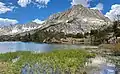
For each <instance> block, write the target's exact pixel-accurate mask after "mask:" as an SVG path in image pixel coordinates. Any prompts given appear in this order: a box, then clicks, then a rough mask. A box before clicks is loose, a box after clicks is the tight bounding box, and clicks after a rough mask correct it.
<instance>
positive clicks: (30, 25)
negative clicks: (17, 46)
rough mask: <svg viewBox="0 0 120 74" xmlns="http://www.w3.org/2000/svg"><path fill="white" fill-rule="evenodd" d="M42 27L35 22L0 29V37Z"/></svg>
mask: <svg viewBox="0 0 120 74" xmlns="http://www.w3.org/2000/svg"><path fill="white" fill-rule="evenodd" d="M41 26H42V25H41V24H37V23H35V22H31V23H27V24H17V25H10V26H4V27H0V35H14V34H19V33H23V32H27V31H31V30H35V29H38V28H40V27H41Z"/></svg>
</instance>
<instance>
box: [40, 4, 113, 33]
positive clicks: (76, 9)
mask: <svg viewBox="0 0 120 74" xmlns="http://www.w3.org/2000/svg"><path fill="white" fill-rule="evenodd" d="M110 24H111V21H110V20H109V19H108V18H107V17H105V16H104V15H103V14H102V13H101V12H100V11H98V10H93V9H89V8H85V7H83V6H82V5H75V6H73V7H72V8H70V9H68V10H67V11H65V12H60V13H57V14H53V15H51V16H50V17H49V18H48V19H47V20H46V21H45V23H44V24H43V26H42V27H41V29H44V28H45V29H46V30H47V31H58V32H64V33H65V34H69V33H72V34H77V33H85V32H90V30H91V29H99V28H103V27H107V26H109V25H110Z"/></svg>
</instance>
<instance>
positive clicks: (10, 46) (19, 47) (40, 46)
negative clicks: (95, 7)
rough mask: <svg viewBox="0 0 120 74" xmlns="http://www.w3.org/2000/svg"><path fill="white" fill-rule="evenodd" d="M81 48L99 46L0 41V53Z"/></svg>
mask: <svg viewBox="0 0 120 74" xmlns="http://www.w3.org/2000/svg"><path fill="white" fill-rule="evenodd" d="M81 48H97V46H90V45H72V44H45V43H34V42H0V53H6V52H15V51H35V52H48V51H51V50H53V49H81Z"/></svg>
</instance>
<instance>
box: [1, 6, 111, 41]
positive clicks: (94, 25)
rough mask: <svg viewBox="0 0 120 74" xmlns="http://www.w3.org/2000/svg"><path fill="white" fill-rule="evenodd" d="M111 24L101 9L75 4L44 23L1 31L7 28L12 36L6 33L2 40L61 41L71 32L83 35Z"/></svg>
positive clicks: (29, 24)
mask: <svg viewBox="0 0 120 74" xmlns="http://www.w3.org/2000/svg"><path fill="white" fill-rule="evenodd" d="M111 24H112V22H111V21H110V20H109V19H108V18H107V17H105V16H104V15H103V14H102V13H101V12H100V11H98V10H93V9H90V8H86V7H83V6H82V5H75V6H73V7H72V8H70V9H68V10H66V11H65V12H60V13H56V14H53V15H51V16H50V17H49V18H48V19H47V20H45V22H44V23H43V24H36V23H28V24H25V25H16V26H14V27H12V28H10V27H8V28H3V29H1V33H4V29H7V30H5V34H6V35H12V36H6V35H5V36H2V37H0V40H1V41H2V40H3V41H6V40H18V41H35V42H50V43H52V42H58V43H59V42H60V40H61V39H62V38H66V37H69V36H68V35H69V34H70V35H73V36H74V35H81V34H84V33H88V32H90V31H91V30H93V29H104V28H107V27H108V26H110V25H111ZM2 31H3V32H2ZM78 33H79V34H78ZM3 37H5V38H3Z"/></svg>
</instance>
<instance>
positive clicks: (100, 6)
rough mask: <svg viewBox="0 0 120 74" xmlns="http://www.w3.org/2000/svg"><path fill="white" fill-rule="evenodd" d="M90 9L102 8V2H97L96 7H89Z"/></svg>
mask: <svg viewBox="0 0 120 74" xmlns="http://www.w3.org/2000/svg"><path fill="white" fill-rule="evenodd" d="M91 9H97V10H103V4H102V3H98V4H97V5H96V7H93V8H91Z"/></svg>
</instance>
